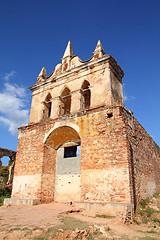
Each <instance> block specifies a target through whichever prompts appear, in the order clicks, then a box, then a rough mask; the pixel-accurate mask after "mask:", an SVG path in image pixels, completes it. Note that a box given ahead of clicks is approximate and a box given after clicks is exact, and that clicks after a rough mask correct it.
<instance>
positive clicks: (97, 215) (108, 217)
mask: <svg viewBox="0 0 160 240" xmlns="http://www.w3.org/2000/svg"><path fill="white" fill-rule="evenodd" d="M96 217H100V218H107V219H112V218H115V217H114V216H106V215H99V214H96Z"/></svg>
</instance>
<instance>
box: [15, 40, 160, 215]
mask: <svg viewBox="0 0 160 240" xmlns="http://www.w3.org/2000/svg"><path fill="white" fill-rule="evenodd" d="M123 75H124V73H123V71H122V69H121V68H120V66H119V65H118V64H117V62H116V60H115V59H114V58H113V57H112V56H111V55H107V54H106V53H105V52H104V50H103V47H102V45H101V42H100V41H98V43H97V46H96V48H95V51H94V52H93V56H92V58H91V59H89V60H88V61H85V62H84V61H82V60H81V59H80V58H79V57H78V56H76V55H74V53H73V50H72V46H71V43H70V42H68V45H67V48H66V50H65V53H64V56H63V58H62V63H60V64H58V65H57V66H56V67H55V70H54V71H53V73H52V74H51V75H50V76H49V77H47V74H46V70H45V68H42V70H41V72H40V74H39V76H38V77H37V83H36V84H35V85H33V86H31V87H30V90H31V91H32V104H31V112H30V121H29V123H28V125H27V126H23V127H20V128H19V143H18V148H17V156H16V164H15V170H14V180H13V190H12V198H11V200H13V199H24V200H26V201H27V200H31V199H35V200H39V201H40V202H51V201H56V202H74V203H77V204H78V205H79V206H82V207H84V208H86V209H90V210H91V211H92V212H94V213H95V214H96V213H103V214H110V215H115V214H117V213H118V212H119V213H122V214H123V213H124V212H126V211H133V209H134V208H135V206H136V205H137V203H138V202H139V201H140V199H142V198H146V197H148V196H151V195H153V193H154V192H156V191H158V190H160V148H159V147H158V146H157V145H156V143H155V142H154V141H153V139H152V138H151V137H150V136H149V134H148V133H147V132H146V131H145V129H144V128H143V127H142V126H141V125H140V123H139V122H138V121H137V120H136V119H135V118H134V116H133V113H132V112H131V111H129V110H127V109H126V108H125V107H124V98H123V87H122V78H123ZM127 209H130V210H127Z"/></svg>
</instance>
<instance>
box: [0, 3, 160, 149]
mask: <svg viewBox="0 0 160 240" xmlns="http://www.w3.org/2000/svg"><path fill="white" fill-rule="evenodd" d="M0 29H1V37H0V136H1V137H0V147H4V148H9V149H13V150H16V148H17V142H18V135H17V133H18V131H17V127H19V126H22V125H26V124H27V122H28V119H29V110H30V103H31V93H30V91H29V90H28V87H29V86H31V85H33V84H35V83H36V77H37V75H38V73H39V72H40V70H41V68H42V67H43V66H45V67H46V69H47V74H48V75H50V74H51V73H52V71H53V70H54V67H55V65H57V64H58V63H59V62H61V58H62V56H63V53H64V51H65V48H66V45H67V42H68V41H69V40H71V43H72V47H73V51H74V54H75V55H78V56H79V57H80V58H81V59H82V60H84V61H85V60H87V59H89V58H90V57H91V56H92V52H93V51H94V49H95V47H96V44H97V41H98V40H99V39H100V40H101V42H102V45H103V48H104V50H105V52H106V53H107V54H111V55H112V56H113V57H114V58H115V59H116V60H117V62H118V64H119V65H120V66H121V68H122V69H123V70H124V73H125V76H124V78H123V86H124V94H125V106H126V108H128V109H131V110H132V111H133V112H134V116H135V117H136V118H137V119H138V120H139V122H140V123H141V124H142V125H143V127H144V128H145V129H146V130H147V132H149V134H150V135H151V136H152V137H153V139H154V140H155V141H156V142H157V143H158V144H159V145H160V77H159V69H160V44H159V43H160V1H159V0H152V1H148V0H134V1H128V0H121V1H119V0H115V1H108V0H99V1H97V0H96V1H95V0H91V1H90V0H86V1H84V0H81V1H73V0H68V1H66V0H61V1H56V0H55V1H53V0H46V1H42V0H32V1H31V0H24V1H21V0H14V1H12V0H6V1H1V7H0Z"/></svg>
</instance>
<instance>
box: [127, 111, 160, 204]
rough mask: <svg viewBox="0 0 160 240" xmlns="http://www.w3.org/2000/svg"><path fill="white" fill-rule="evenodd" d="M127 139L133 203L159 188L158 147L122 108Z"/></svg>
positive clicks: (159, 159) (159, 153)
mask: <svg viewBox="0 0 160 240" xmlns="http://www.w3.org/2000/svg"><path fill="white" fill-rule="evenodd" d="M123 114H124V120H125V123H126V127H127V138H128V141H129V152H130V167H131V173H130V176H131V179H130V181H131V182H132V184H131V185H132V196H133V195H134V196H133V197H134V199H133V200H134V202H135V205H136V204H137V203H139V201H140V200H141V199H145V198H147V197H150V196H152V195H153V194H154V193H155V192H156V191H159V190H160V148H159V146H158V145H157V144H156V143H155V142H154V140H153V139H152V138H151V136H150V135H149V134H148V133H147V132H146V130H145V129H144V128H143V127H142V126H141V124H140V123H139V122H138V121H137V120H136V119H135V118H134V117H133V115H132V112H129V111H127V110H126V109H123Z"/></svg>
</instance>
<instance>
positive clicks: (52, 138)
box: [45, 126, 81, 202]
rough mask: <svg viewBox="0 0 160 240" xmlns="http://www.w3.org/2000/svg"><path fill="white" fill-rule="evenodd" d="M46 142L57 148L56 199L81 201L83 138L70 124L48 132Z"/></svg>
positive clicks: (57, 200) (59, 200) (58, 200)
mask: <svg viewBox="0 0 160 240" xmlns="http://www.w3.org/2000/svg"><path fill="white" fill-rule="evenodd" d="M45 144H46V145H47V146H49V147H51V148H54V149H55V150H56V167H55V169H56V170H55V186H54V200H55V201H56V202H72V201H80V195H81V156H80V145H81V140H80V136H79V133H78V132H77V131H76V130H75V129H74V128H72V127H70V126H60V127H57V128H55V129H54V130H53V131H52V132H50V133H49V134H48V136H47V137H46V139H45Z"/></svg>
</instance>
